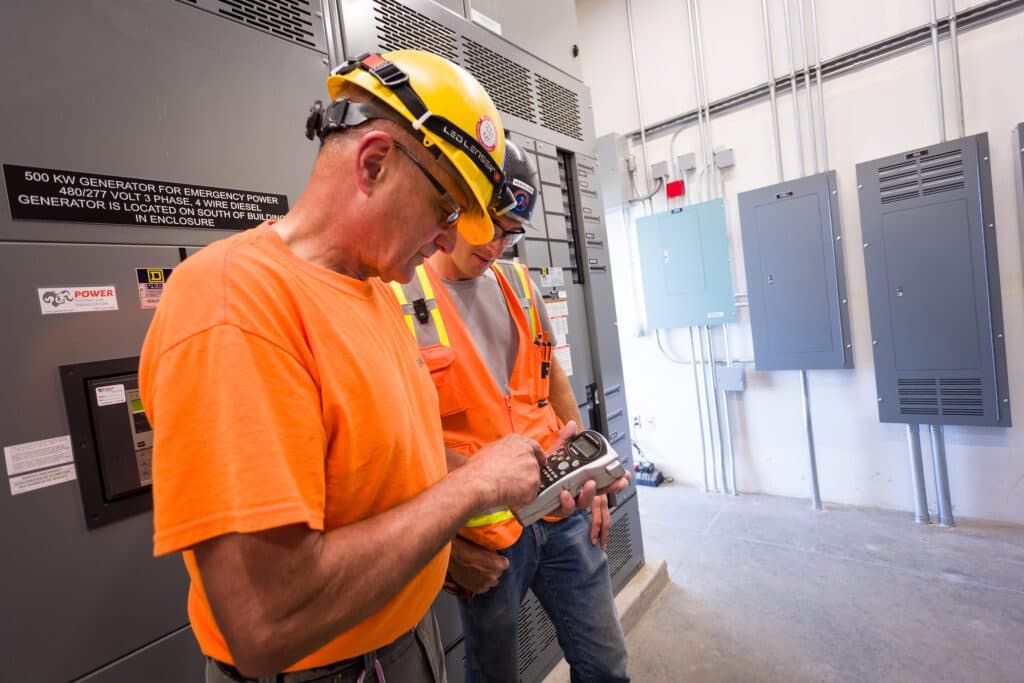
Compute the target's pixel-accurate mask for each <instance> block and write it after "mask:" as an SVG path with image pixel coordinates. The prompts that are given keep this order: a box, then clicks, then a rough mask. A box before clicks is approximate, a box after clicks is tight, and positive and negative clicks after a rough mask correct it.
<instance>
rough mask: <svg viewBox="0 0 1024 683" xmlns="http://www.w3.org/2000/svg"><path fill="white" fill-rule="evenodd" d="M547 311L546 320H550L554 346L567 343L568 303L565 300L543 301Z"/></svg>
mask: <svg viewBox="0 0 1024 683" xmlns="http://www.w3.org/2000/svg"><path fill="white" fill-rule="evenodd" d="M544 305H545V306H546V307H547V309H548V319H549V320H551V332H552V334H553V335H554V337H555V339H554V342H555V346H561V345H563V344H568V343H569V302H568V301H566V300H565V299H553V300H551V301H545V302H544Z"/></svg>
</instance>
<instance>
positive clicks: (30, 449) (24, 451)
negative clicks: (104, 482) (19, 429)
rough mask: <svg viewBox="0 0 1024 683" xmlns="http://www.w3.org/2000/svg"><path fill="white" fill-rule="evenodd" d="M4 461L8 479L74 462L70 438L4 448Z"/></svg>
mask: <svg viewBox="0 0 1024 683" xmlns="http://www.w3.org/2000/svg"><path fill="white" fill-rule="evenodd" d="M4 459H5V460H6V461H7V476H8V477H12V476H14V475H15V474H21V473H22V472H31V471H32V470H39V469H42V468H44V467H53V466H54V465H63V464H64V463H66V462H71V461H72V460H74V454H73V453H72V452H71V437H70V436H56V437H54V438H52V439H43V440H42V441H30V442H28V443H19V444H15V445H13V446H4Z"/></svg>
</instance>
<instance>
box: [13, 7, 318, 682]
mask: <svg viewBox="0 0 1024 683" xmlns="http://www.w3.org/2000/svg"><path fill="white" fill-rule="evenodd" d="M268 11H269V10H268ZM224 12H227V13H228V14H225V13H224ZM282 12H283V10H282ZM240 17H241V15H238V14H237V13H234V10H233V8H232V7H231V6H230V5H229V4H228V3H222V2H213V1H210V0H202V2H199V3H198V7H197V6H195V5H193V4H191V3H184V2H175V1H173V0H81V1H76V2H57V1H55V0H49V1H43V2H29V3H15V4H14V5H13V6H12V7H11V8H10V9H8V10H7V11H6V12H5V17H4V21H3V22H0V54H2V55H3V57H4V59H3V62H4V64H5V67H4V69H5V80H4V83H5V96H4V98H3V99H2V101H0V118H2V120H3V122H4V126H3V131H2V132H0V162H3V163H5V164H15V165H25V166H39V167H47V168H54V169H63V170H70V171H79V172H93V173H100V174H109V175H118V176H129V177H134V178H143V179H152V180H161V181H173V182H184V183H194V184H201V185H208V186H215V187H225V188H245V189H250V190H255V191H260V192H276V193H281V194H286V195H287V196H288V197H289V199H290V201H292V202H293V201H294V200H295V199H296V198H297V197H298V194H299V192H300V191H301V189H302V187H303V185H304V183H305V180H306V178H307V177H308V174H309V169H310V168H311V165H312V160H313V158H314V155H315V153H316V149H315V146H314V145H312V144H310V143H308V142H306V141H305V140H304V139H303V138H302V137H301V121H302V120H303V118H304V116H305V112H306V110H307V107H308V106H309V103H310V102H311V101H312V100H313V99H314V98H315V97H322V96H323V84H324V78H325V76H326V73H327V66H326V64H325V61H326V46H325V42H324V30H323V27H322V25H321V26H320V28H317V22H319V21H320V20H319V19H316V18H315V17H314V16H313V14H312V13H310V15H309V21H308V22H307V26H308V27H309V32H310V33H311V34H312V35H313V37H312V38H310V37H309V36H307V35H305V34H302V35H300V36H298V37H299V38H300V40H292V39H290V38H288V37H286V35H282V34H278V33H275V32H273V31H268V30H265V29H264V28H262V27H261V26H258V25H256V24H254V23H252V22H250V21H243V20H242V19H243V18H244V17H241V18H240ZM271 19H274V17H271ZM276 19H277V20H278V24H280V26H278V24H266V25H268V26H275V27H277V28H280V29H281V30H282V31H283V32H284V33H285V34H286V33H287V30H286V29H287V26H284V24H285V23H286V19H287V17H286V16H285V15H284V14H283V13H279V15H277V17H276ZM293 27H294V24H293ZM303 30H304V29H303ZM310 42H312V45H310V44H308V43H310ZM8 200H9V197H8V196H7V190H6V185H5V184H3V183H0V204H2V209H0V283H2V284H3V287H4V289H5V291H6V292H7V299H6V301H7V303H6V304H5V307H4V326H5V333H4V334H3V335H0V376H2V377H3V378H4V385H3V388H2V389H0V395H2V397H3V405H4V406H5V410H4V411H2V413H0V445H3V446H9V445H13V444H20V443H25V442H30V441H35V440H39V439H45V438H50V437H55V436H60V435H64V434H68V433H69V429H68V423H67V417H66V412H65V408H64V401H63V398H62V392H61V382H60V376H59V371H58V368H59V367H60V366H61V365H67V364H72V363H83V362H89V361H98V360H107V359H112V358H125V357H133V356H138V355H139V350H140V348H141V345H142V340H143V338H144V336H145V333H146V329H147V328H148V326H149V322H150V320H151V318H152V310H143V309H142V308H141V307H140V302H139V298H138V294H137V283H136V281H135V272H134V269H135V268H137V267H162V268H173V267H174V266H175V265H176V264H178V263H179V262H180V261H181V259H182V252H183V251H184V253H185V254H188V253H191V252H194V251H196V250H197V249H198V248H199V247H201V246H202V245H205V244H208V243H209V242H211V241H213V240H215V239H219V238H222V237H225V236H228V235H230V234H232V232H230V231H226V230H204V229H195V228H193V229H189V228H170V227H151V226H123V225H111V224H98V223H95V224H93V223H61V222H51V221H35V220H32V221H29V220H17V221H15V220H11V215H10V212H9V211H8V208H7V207H8ZM99 284H103V285H110V284H112V285H114V286H115V287H116V291H117V295H118V304H119V306H118V310H116V311H104V312H96V313H75V314H62V315H46V316H43V315H41V313H40V306H39V302H38V299H37V294H36V288H38V287H47V286H53V285H99ZM76 446H77V444H76ZM5 474H9V473H7V472H5ZM0 520H2V521H0V544H2V546H3V548H4V557H5V560H4V563H3V566H2V568H0V579H2V581H3V583H4V585H5V586H9V587H11V590H8V591H5V603H4V613H5V618H4V619H3V627H2V637H0V660H2V661H3V662H4V664H3V666H4V669H3V671H4V673H3V676H2V677H3V678H4V679H5V680H12V681H39V682H41V683H49V682H58V681H70V680H79V679H82V680H86V681H90V682H93V681H94V682H96V683H114V682H116V681H125V682H128V681H133V682H134V681H167V682H168V683H172V682H173V683H177V682H180V681H197V680H202V675H203V674H202V671H203V658H202V656H201V654H200V653H199V650H198V648H197V647H196V644H195V639H194V637H193V635H192V633H191V629H190V628H189V627H188V617H187V614H186V596H187V591H188V579H187V575H186V572H185V568H184V565H183V563H182V561H181V558H180V557H176V556H170V557H161V558H154V557H153V540H152V536H153V522H152V514H151V513H150V512H143V513H141V514H137V515H135V516H133V517H130V518H128V519H122V520H119V521H116V522H114V523H111V524H109V525H106V526H103V527H100V528H97V529H93V530H90V529H89V528H88V527H87V526H86V523H85V519H84V514H83V506H82V500H81V494H80V489H79V482H78V481H72V482H68V483H62V484H58V485H55V486H50V487H47V488H43V489H38V490H36V491H31V492H27V493H23V494H20V495H17V496H12V495H11V494H10V491H9V488H8V486H7V483H6V481H5V482H4V485H3V487H2V490H0Z"/></svg>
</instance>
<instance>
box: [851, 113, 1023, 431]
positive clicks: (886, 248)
mask: <svg viewBox="0 0 1024 683" xmlns="http://www.w3.org/2000/svg"><path fill="white" fill-rule="evenodd" d="M988 159H989V152H988V135H987V134H986V133H981V134H978V135H972V136H970V137H966V138H962V139H960V140H953V141H950V142H944V143H941V144H937V145H934V146H932V147H927V148H925V149H918V150H913V151H909V152H904V153H901V154H896V155H894V156H890V157H886V158H884V159H876V160H874V161H868V162H865V163H862V164H858V165H857V183H858V186H859V187H860V213H861V221H862V224H863V235H864V263H865V268H866V270H867V280H868V303H869V306H870V309H871V336H872V344H873V351H874V356H875V381H876V384H877V387H878V415H879V419H880V420H881V421H882V422H905V423H911V424H914V423H917V424H957V425H987V426H997V427H1009V426H1010V397H1009V391H1008V384H1007V376H1006V339H1005V337H1004V331H1003V313H1002V303H1001V298H1000V290H999V263H998V259H997V256H996V232H995V219H994V211H993V207H992V176H991V170H990V167H989V160H988Z"/></svg>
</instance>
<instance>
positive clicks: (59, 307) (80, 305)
mask: <svg viewBox="0 0 1024 683" xmlns="http://www.w3.org/2000/svg"><path fill="white" fill-rule="evenodd" d="M36 291H37V292H38V294H39V310H40V311H42V313H43V315H52V314H54V313H93V312H95V311H116V310H117V290H116V289H115V287H114V285H94V286H88V287H77V286H65V285H57V286H54V287H39V288H38V289H37V290H36Z"/></svg>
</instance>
